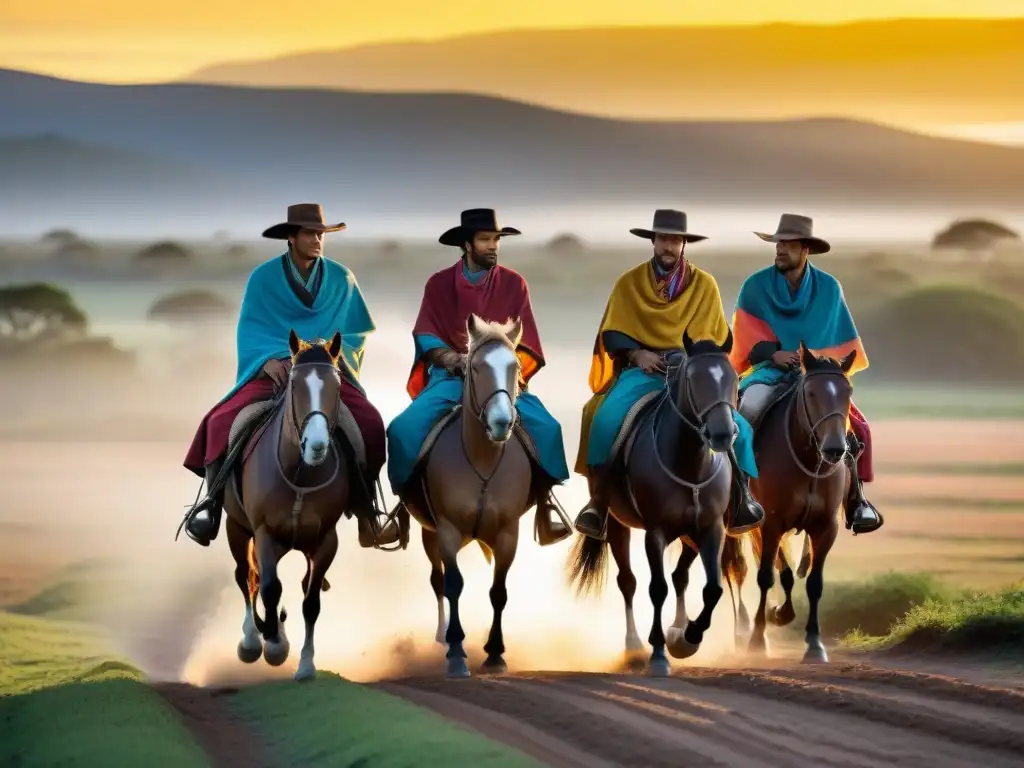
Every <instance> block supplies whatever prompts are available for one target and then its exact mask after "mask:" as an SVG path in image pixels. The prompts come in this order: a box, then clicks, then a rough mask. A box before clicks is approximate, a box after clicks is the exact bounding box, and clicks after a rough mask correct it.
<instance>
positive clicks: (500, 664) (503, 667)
mask: <svg viewBox="0 0 1024 768" xmlns="http://www.w3.org/2000/svg"><path fill="white" fill-rule="evenodd" d="M506 672H508V664H506V663H505V660H504V659H503V658H502V657H501V656H495V657H494V658H491V657H490V656H488V657H487V658H486V659H485V660H484V663H483V664H481V665H480V674H483V675H504V674H505V673H506Z"/></svg>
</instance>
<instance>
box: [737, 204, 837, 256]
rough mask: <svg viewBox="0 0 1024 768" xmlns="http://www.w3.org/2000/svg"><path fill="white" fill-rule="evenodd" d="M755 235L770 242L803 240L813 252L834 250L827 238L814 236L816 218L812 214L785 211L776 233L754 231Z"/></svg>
mask: <svg viewBox="0 0 1024 768" xmlns="http://www.w3.org/2000/svg"><path fill="white" fill-rule="evenodd" d="M754 234H755V235H757V236H758V237H760V238H761V239H762V240H765V241H767V242H769V243H782V242H785V241H787V240H801V241H803V242H804V243H805V244H806V245H807V249H808V250H809V251H810V252H811V253H828V252H829V251H830V250H832V246H831V245H829V243H828V241H827V240H822V239H821V238H820V237H815V236H814V220H813V219H812V218H811V217H810V216H801V215H800V214H798V213H784V214H782V216H780V217H779V226H778V227H776V228H775V233H774V234H771V235H769V234H765V233H764V232H754Z"/></svg>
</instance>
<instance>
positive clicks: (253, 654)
mask: <svg viewBox="0 0 1024 768" xmlns="http://www.w3.org/2000/svg"><path fill="white" fill-rule="evenodd" d="M262 655H263V643H261V642H259V641H257V644H256V647H255V648H252V647H250V646H247V645H246V644H245V640H239V641H238V660H239V661H241V662H242V663H243V664H255V663H256V662H257V661H259V660H260V657H261V656H262Z"/></svg>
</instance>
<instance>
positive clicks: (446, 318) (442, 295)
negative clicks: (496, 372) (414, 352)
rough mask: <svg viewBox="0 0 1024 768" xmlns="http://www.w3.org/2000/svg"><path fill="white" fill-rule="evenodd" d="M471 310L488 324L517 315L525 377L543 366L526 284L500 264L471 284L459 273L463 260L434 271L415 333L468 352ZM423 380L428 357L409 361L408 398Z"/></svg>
mask: <svg viewBox="0 0 1024 768" xmlns="http://www.w3.org/2000/svg"><path fill="white" fill-rule="evenodd" d="M470 314H476V315H477V317H479V318H481V319H482V320H486V321H488V322H492V323H504V322H507V321H509V320H515V319H517V318H518V319H519V320H520V321H521V322H522V324H523V335H522V339H521V340H520V342H519V349H518V353H519V361H520V364H521V365H522V370H523V379H524V380H525V381H527V382H529V380H530V379H531V378H532V377H533V376H534V374H536V373H537V371H539V370H540V369H541V368H542V367H543V366H544V350H543V349H542V348H541V345H540V334H539V333H538V332H537V321H536V320H534V317H533V305H532V304H531V303H530V289H529V288H528V287H527V285H526V280H524V279H523V276H522V275H520V274H519V273H518V272H515V271H513V270H511V269H508V268H506V267H503V266H501V265H500V264H499V265H496V266H494V267H492V268H491V269H490V271H489V272H488V274H487V275H486V276H485V277H484V279H483V280H481V281H480V282H479V283H477V284H475V285H474V284H473V283H471V282H470V281H469V280H468V279H467V278H466V276H465V275H464V274H463V271H462V261H461V260H460V261H457V262H456V263H455V264H453V265H452V266H450V267H448V268H447V269H442V270H441V271H440V272H435V273H434V274H433V275H431V276H430V279H429V280H427V285H426V287H425V288H424V289H423V301H422V302H421V304H420V313H419V315H418V316H417V317H416V324H415V325H414V326H413V329H412V333H413V336H414V337H415V336H419V335H423V334H429V335H431V336H435V337H437V338H438V339H440V340H441V341H443V342H444V343H445V344H447V345H448V346H449V347H450V348H451V349H453V350H455V351H456V352H461V353H462V354H466V352H468V351H469V334H468V331H467V330H466V324H467V322H468V321H469V316H470ZM426 384H427V362H426V361H425V360H423V359H422V358H419V359H417V360H416V361H415V362H414V363H413V366H412V371H411V372H410V374H409V381H408V383H407V384H406V387H405V389H406V391H407V392H408V393H409V397H412V398H415V397H416V396H417V395H418V394H419V393H420V392H421V391H422V390H423V388H424V387H425V386H426Z"/></svg>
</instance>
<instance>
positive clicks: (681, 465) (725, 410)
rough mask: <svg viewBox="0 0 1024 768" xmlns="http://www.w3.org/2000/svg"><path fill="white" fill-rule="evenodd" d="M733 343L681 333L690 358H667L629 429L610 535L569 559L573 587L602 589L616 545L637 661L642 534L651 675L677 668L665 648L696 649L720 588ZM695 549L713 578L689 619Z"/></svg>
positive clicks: (629, 650)
mask: <svg viewBox="0 0 1024 768" xmlns="http://www.w3.org/2000/svg"><path fill="white" fill-rule="evenodd" d="M731 349H732V333H731V332H730V334H729V336H728V338H727V339H726V342H725V345H723V346H718V345H717V344H715V343H714V342H713V341H698V342H692V341H691V340H690V338H689V337H688V336H686V335H685V334H684V336H683V355H679V353H678V352H676V353H674V354H673V356H672V357H675V358H676V359H675V360H670V364H669V368H668V372H667V375H666V381H665V389H664V391H663V392H662V394H661V395H660V398H659V400H658V401H657V403H656V405H654V406H653V408H651V409H650V410H648V411H647V413H646V415H641V416H640V417H639V418H638V419H637V421H636V422H635V423H634V424H635V425H634V426H632V427H630V429H631V430H632V431H631V432H630V437H629V440H630V441H632V442H631V444H629V443H627V445H626V447H625V449H624V450H623V451H621V452H619V456H620V457H621V458H620V459H617V460H616V464H617V467H618V468H621V470H622V472H621V474H620V475H619V477H618V478H616V482H612V483H610V484H609V489H608V491H609V495H608V500H609V516H608V523H607V526H608V527H607V537H606V541H599V540H597V539H593V538H590V537H588V536H581V537H578V538H577V540H576V543H575V544H574V546H573V549H572V551H571V552H570V554H569V559H568V561H567V563H566V572H567V575H568V578H569V583H570V585H573V584H574V585H575V586H576V590H577V594H578V595H579V594H582V593H585V592H589V591H591V590H593V591H595V592H598V591H600V589H601V587H602V586H603V582H604V580H605V577H606V572H607V552H608V550H609V549H610V550H611V553H612V557H613V558H614V559H615V563H616V566H617V567H618V585H619V591H620V592H621V593H622V598H623V601H624V602H625V607H626V655H627V657H632V656H634V655H635V654H637V653H638V652H640V651H642V650H643V645H642V644H641V642H640V637H639V636H638V634H637V630H636V623H635V621H634V618H633V595H634V593H635V592H636V576H634V574H633V571H632V569H631V568H630V561H629V540H630V529H631V528H637V529H641V530H644V531H645V536H644V544H645V549H646V552H647V561H648V563H649V565H650V569H651V586H650V596H651V602H652V603H653V605H654V622H653V625H652V627H651V632H650V635H649V637H648V642H649V643H650V644H651V648H652V650H651V656H650V658H649V660H648V669H647V671H648V674H649V675H651V676H656V677H661V676H666V675H668V674H670V673H671V664H670V662H669V660H668V658H667V656H666V655H665V649H666V646H667V647H668V651H669V653H670V654H671V655H672V656H673V657H674V658H677V659H685V658H689V657H690V656H692V655H693V654H695V653H696V652H697V650H698V649H699V647H700V644H701V641H702V640H703V638H704V633H705V632H706V631H707V630H708V629H709V627H710V626H711V616H712V613H713V612H714V610H715V607H716V606H717V605H718V601H719V600H720V599H721V597H722V593H723V589H722V569H721V557H722V548H723V545H724V541H725V538H726V533H725V531H726V517H725V516H726V514H727V513H728V511H729V509H730V499H731V496H732V486H733V477H732V468H731V466H730V464H729V462H728V460H727V459H726V457H725V456H724V455H722V454H723V452H725V451H727V450H728V449H729V448H730V446H731V445H732V443H733V440H734V439H735V436H736V431H735V430H736V427H735V422H734V419H733V409H734V408H735V407H736V399H737V388H738V377H737V374H736V371H735V369H734V368H733V367H732V364H731V363H730V362H729V352H730V351H731ZM680 358H681V359H680ZM623 429H624V430H625V429H626V428H625V427H624V428H623ZM611 471H612V469H611V468H609V472H611ZM591 492H593V480H591ZM675 540H680V541H681V542H682V544H683V548H682V552H681V553H680V556H679V560H678V563H677V566H676V569H675V570H674V571H673V572H672V585H673V587H674V588H675V592H676V615H675V619H674V620H673V621H672V624H671V626H670V627H669V628H668V633H667V635H666V633H665V632H664V631H663V629H662V618H661V610H662V606H663V605H664V603H665V599H666V598H667V597H668V584H667V583H666V581H665V562H664V560H665V549H666V546H667V545H668V544H669V543H670V542H673V541H675ZM698 554H699V555H700V559H701V563H702V564H703V566H704V573H705V577H706V584H705V586H704V590H703V595H702V597H703V607H702V609H701V612H700V614H699V615H698V616H697V618H696V619H694V620H693V621H690V620H689V619H688V617H687V613H686V604H685V593H686V587H687V585H688V583H689V569H690V565H692V563H693V562H694V560H695V559H696V557H697V555H698Z"/></svg>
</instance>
